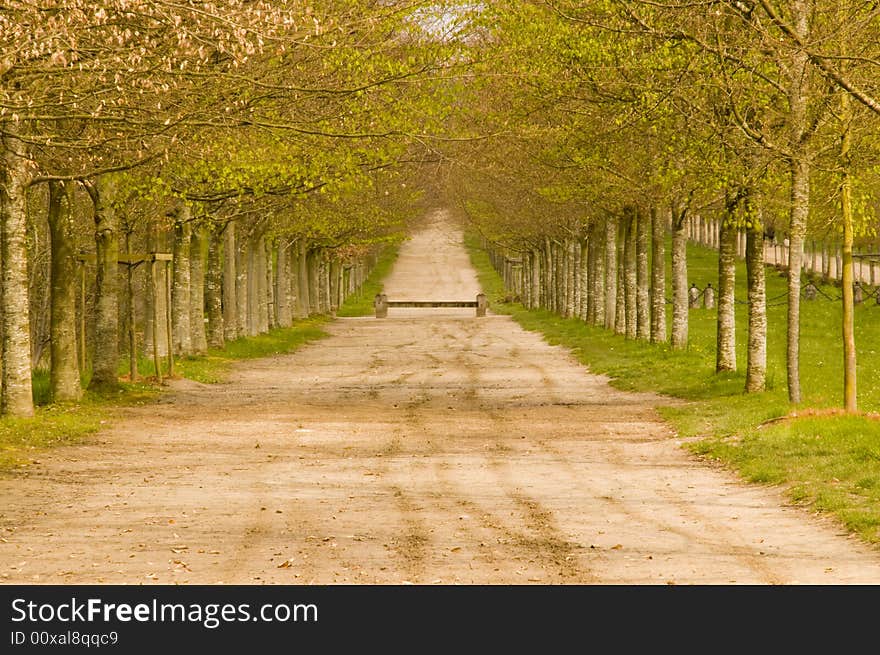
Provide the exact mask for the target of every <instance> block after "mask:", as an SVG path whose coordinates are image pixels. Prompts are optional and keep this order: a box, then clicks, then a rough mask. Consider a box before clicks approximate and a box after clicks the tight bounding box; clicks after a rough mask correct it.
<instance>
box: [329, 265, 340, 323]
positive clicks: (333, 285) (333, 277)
mask: <svg viewBox="0 0 880 655" xmlns="http://www.w3.org/2000/svg"><path fill="white" fill-rule="evenodd" d="M341 269H342V265H341V264H340V263H339V261H338V260H336V259H333V260H331V261H330V314H331V315H333V316H335V315H336V312H337V311H338V310H339V287H340V279H339V276H340V272H341Z"/></svg>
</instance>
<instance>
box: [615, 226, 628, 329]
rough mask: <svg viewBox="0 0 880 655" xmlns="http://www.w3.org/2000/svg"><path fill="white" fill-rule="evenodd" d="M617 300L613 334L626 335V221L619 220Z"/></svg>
mask: <svg viewBox="0 0 880 655" xmlns="http://www.w3.org/2000/svg"><path fill="white" fill-rule="evenodd" d="M616 248H617V271H616V277H617V299H616V301H615V305H616V309H617V311H616V315H615V318H614V333H615V334H623V335H625V334H626V220H625V217H624V218H621V219H620V221H619V223H618V238H617V245H616Z"/></svg>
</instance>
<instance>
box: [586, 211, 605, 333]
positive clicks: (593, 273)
mask: <svg viewBox="0 0 880 655" xmlns="http://www.w3.org/2000/svg"><path fill="white" fill-rule="evenodd" d="M604 232H605V231H604V229H603V227H602V226H601V225H600V224H597V225H594V226H593V230H592V235H591V236H592V238H591V239H590V253H589V259H590V314H591V315H592V320H591V321H590V322H591V324H592V325H598V326H602V325H604V324H605V289H604V288H603V285H604V284H605V252H604V248H605V241H604Z"/></svg>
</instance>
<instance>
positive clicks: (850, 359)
mask: <svg viewBox="0 0 880 655" xmlns="http://www.w3.org/2000/svg"><path fill="white" fill-rule="evenodd" d="M841 96H842V97H841V112H840V113H841V117H842V121H843V122H844V131H843V135H842V138H841V141H840V161H841V164H842V165H841V181H840V207H841V215H842V218H843V246H842V248H841V250H842V260H843V268H842V271H841V278H840V287H841V295H842V296H843V298H842V300H843V308H842V309H843V314H842V317H841V319H842V321H841V323H842V324H841V332H842V336H843V406H844V409H845V410H846V411H847V412H852V413H854V412H856V411H858V395H857V384H856V377H857V376H856V336H855V304H854V298H853V205H852V179H851V177H850V166H851V162H850V142H851V138H852V136H851V134H850V127H849V120H850V119H851V110H850V97H849V95H848V94H846V93H843V94H841Z"/></svg>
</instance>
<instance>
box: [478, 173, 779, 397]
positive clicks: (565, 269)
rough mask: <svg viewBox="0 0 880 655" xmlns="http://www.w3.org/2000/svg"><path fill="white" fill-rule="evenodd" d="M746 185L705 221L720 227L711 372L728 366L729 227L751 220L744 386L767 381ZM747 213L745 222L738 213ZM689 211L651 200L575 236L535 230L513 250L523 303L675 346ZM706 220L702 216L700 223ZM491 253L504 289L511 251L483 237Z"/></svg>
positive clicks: (680, 330)
mask: <svg viewBox="0 0 880 655" xmlns="http://www.w3.org/2000/svg"><path fill="white" fill-rule="evenodd" d="M751 193H752V191H751V189H740V190H737V193H736V194H735V197H733V196H732V197H731V201H730V203H729V212H728V213H729V215H728V216H727V217H726V218H725V220H723V221H718V222H713V223H712V224H713V225H717V226H718V229H719V232H718V234H717V235H716V236H715V237H714V241H715V243H717V245H718V250H719V258H718V287H717V291H718V300H717V334H716V348H717V349H716V371H717V372H723V371H736V369H737V358H736V339H735V334H736V311H735V310H736V300H735V296H734V292H735V286H736V284H735V283H736V258H737V256H738V241H737V234H738V231H737V227H736V226H737V225H738V224H740V223H746V224H749V225H750V226H751V227H750V228H749V229H748V231H747V235H746V242H745V254H746V264H747V270H748V330H749V331H748V335H749V338H748V353H747V355H748V357H747V374H746V385H745V390H746V391H747V392H756V391H761V390H763V389H764V388H765V385H766V359H767V353H766V350H767V345H766V340H767V317H766V291H765V271H764V260H763V226H762V221H761V216H760V208H759V207H758V206H757V202H755V200H754V199H753V198H752V196H751ZM741 211H742V212H745V215H746V216H747V217H748V219H747V220H745V221H743V220H742V219H741V216H740V212H741ZM689 222H690V221H689V217H688V213H687V210H686V209H684V208H682V207H680V206H677V205H675V204H673V205H672V206H671V208H670V211H667V212H665V213H664V212H662V211H661V210H660V209H659V208H657V207H652V208H650V210H649V211H644V210H643V209H642V208H639V207H636V206H629V207H626V208H625V209H624V210H623V212H622V213H621V215H620V216H619V217H615V216H608V217H607V218H606V219H605V220H602V221H598V222H596V223H593V224H591V225H589V226H587V227H586V229H585V230H584V233H583V236H581V237H580V238H571V237H569V238H560V239H554V238H552V237H550V236H545V237H542V238H541V240H540V242H539V243H537V244H535V245H532V246H531V247H528V248H527V249H526V250H525V252H521V253H517V262H521V263H522V267H523V270H522V274H521V276H520V277H519V279H520V280H521V281H522V298H521V300H522V302H523V304H524V305H525V306H526V307H527V308H529V309H537V308H543V309H547V310H549V311H551V312H554V313H557V314H559V315H561V316H564V317H577V318H579V319H580V320H583V321H585V322H586V323H588V324H591V325H597V326H602V327H605V328H606V329H608V330H613V331H614V332H615V333H617V334H620V335H624V336H625V337H626V338H628V339H638V340H644V341H651V342H653V343H670V345H671V347H672V348H673V349H676V350H681V349H685V348H687V345H688V314H689V303H688V268H687V243H688V234H689V231H690V230H689ZM707 224H708V223H707ZM667 229H668V230H669V231H670V232H671V252H670V259H671V271H672V278H671V280H670V284H669V286H670V287H671V295H672V298H671V301H667V297H666V290H667V279H666V261H667V254H666V240H667ZM484 246H485V247H486V248H487V250H488V251H489V252H490V259H491V261H492V263H493V265H494V266H495V267H496V269H497V270H498V271H499V272H500V273H502V274H503V279H504V281H505V283H506V284H507V285H508V286H510V284H511V280H512V279H514V278H513V277H512V276H510V275H509V274H507V273H506V271H508V265H509V263H510V261H511V258H510V257H508V256H507V255H508V254H509V253H505V252H501V251H498V250H496V249H495V248H493V247H490V246H489V245H488V244H484ZM667 302H671V304H672V312H671V313H672V325H671V330H668V329H667V314H666V313H667V309H666V305H667Z"/></svg>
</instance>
